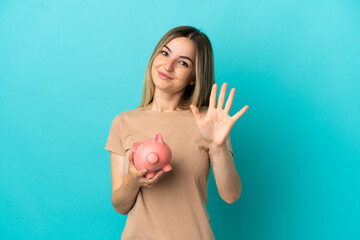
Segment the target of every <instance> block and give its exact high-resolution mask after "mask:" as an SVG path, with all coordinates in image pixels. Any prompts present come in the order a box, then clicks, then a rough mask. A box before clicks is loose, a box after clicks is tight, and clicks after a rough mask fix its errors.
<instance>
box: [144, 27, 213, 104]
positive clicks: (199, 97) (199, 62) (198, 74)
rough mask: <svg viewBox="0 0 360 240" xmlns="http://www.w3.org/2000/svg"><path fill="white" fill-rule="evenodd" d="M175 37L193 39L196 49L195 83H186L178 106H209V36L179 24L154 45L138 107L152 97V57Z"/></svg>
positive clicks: (210, 75) (211, 77)
mask: <svg viewBox="0 0 360 240" xmlns="http://www.w3.org/2000/svg"><path fill="white" fill-rule="evenodd" d="M177 37H186V38H188V39H190V40H192V41H193V43H194V45H195V49H196V60H195V84H194V85H188V86H187V87H186V89H185V92H184V94H183V96H182V97H181V99H180V102H179V108H182V109H189V107H190V104H194V105H195V106H196V107H197V108H199V109H200V107H203V106H209V97H210V93H211V88H212V85H213V84H214V83H215V75H214V57H213V50H212V46H211V43H210V40H209V38H208V37H207V36H206V35H205V34H204V33H202V32H200V30H198V29H197V28H194V27H191V26H179V27H175V28H173V29H171V30H170V31H168V32H167V33H166V34H165V35H164V36H163V37H162V38H161V39H160V41H159V42H158V44H157V45H156V47H155V49H154V51H153V53H152V55H151V57H150V60H149V62H148V65H147V67H146V71H145V77H144V82H143V90H142V96H141V103H140V105H139V107H146V106H147V105H149V104H150V103H151V102H152V100H153V98H154V91H155V85H154V82H153V79H152V76H151V68H152V64H153V61H154V58H155V57H156V56H157V54H158V53H159V52H160V51H161V49H162V48H163V47H164V45H166V44H167V43H168V42H170V41H171V40H172V39H174V38H177Z"/></svg>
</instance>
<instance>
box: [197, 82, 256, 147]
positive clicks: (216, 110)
mask: <svg viewBox="0 0 360 240" xmlns="http://www.w3.org/2000/svg"><path fill="white" fill-rule="evenodd" d="M226 88H227V83H223V85H222V87H221V91H220V95H219V102H218V105H217V107H216V93H217V84H216V83H215V84H214V85H213V86H212V89H211V94H210V99H209V108H208V110H207V113H206V115H205V117H204V118H202V117H201V115H200V113H199V109H198V108H197V107H196V106H195V105H190V108H191V111H192V113H193V114H194V116H195V118H196V123H197V125H198V127H199V130H200V134H201V136H202V137H203V138H204V139H205V140H206V141H208V142H210V143H212V144H215V145H217V146H222V145H223V144H224V143H225V139H226V137H227V136H228V135H229V133H230V131H231V129H232V127H233V126H234V124H235V122H236V121H237V120H238V119H239V118H240V117H241V116H242V115H243V114H244V113H245V112H246V110H248V108H249V106H248V105H246V106H245V107H243V108H242V109H241V110H240V111H238V112H237V113H236V114H235V115H234V116H232V117H231V116H229V112H230V108H231V105H232V102H233V99H234V95H235V88H232V89H231V91H230V94H229V98H228V100H227V101H226V105H225V108H224V109H223V106H224V102H225V93H226Z"/></svg>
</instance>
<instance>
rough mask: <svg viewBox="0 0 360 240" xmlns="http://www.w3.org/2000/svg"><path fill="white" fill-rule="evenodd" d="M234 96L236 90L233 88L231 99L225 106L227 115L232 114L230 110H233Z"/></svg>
mask: <svg viewBox="0 0 360 240" xmlns="http://www.w3.org/2000/svg"><path fill="white" fill-rule="evenodd" d="M234 95H235V88H232V89H231V91H230V94H229V98H228V100H227V101H226V105H225V109H224V111H225V112H226V113H227V114H229V112H230V108H231V105H232V102H233V100H234Z"/></svg>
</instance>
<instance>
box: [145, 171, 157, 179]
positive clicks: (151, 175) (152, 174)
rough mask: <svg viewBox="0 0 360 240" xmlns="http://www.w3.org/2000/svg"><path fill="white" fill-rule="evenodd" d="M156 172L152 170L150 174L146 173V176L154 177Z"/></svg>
mask: <svg viewBox="0 0 360 240" xmlns="http://www.w3.org/2000/svg"><path fill="white" fill-rule="evenodd" d="M154 175H155V173H154V172H150V173H148V174H146V178H152V177H154Z"/></svg>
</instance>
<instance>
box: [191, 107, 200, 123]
mask: <svg viewBox="0 0 360 240" xmlns="http://www.w3.org/2000/svg"><path fill="white" fill-rule="evenodd" d="M190 108H191V111H192V113H193V114H194V116H195V118H196V122H197V123H198V124H199V122H200V121H201V120H202V119H201V116H200V113H199V109H198V108H197V107H196V106H195V105H194V104H191V105H190Z"/></svg>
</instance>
